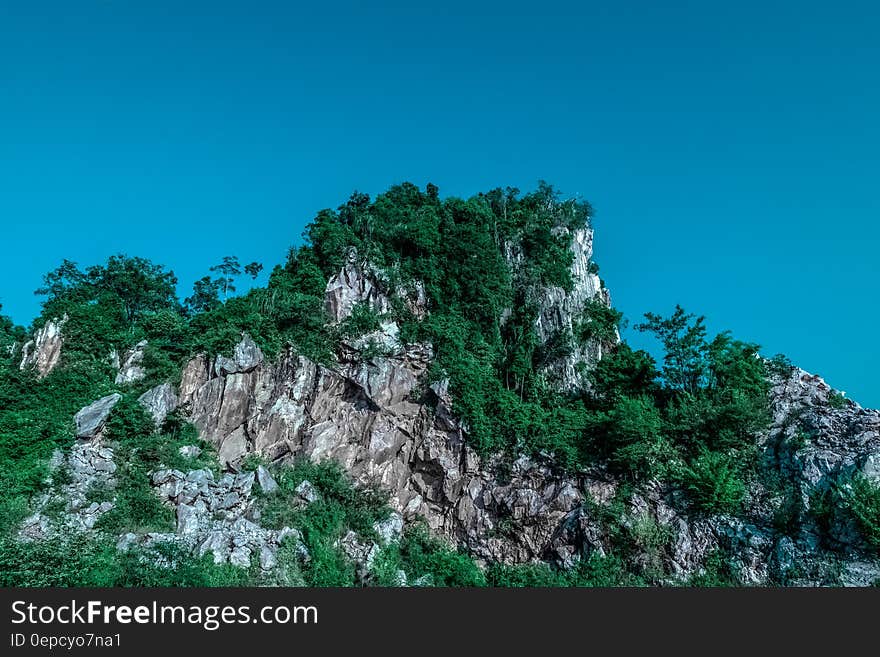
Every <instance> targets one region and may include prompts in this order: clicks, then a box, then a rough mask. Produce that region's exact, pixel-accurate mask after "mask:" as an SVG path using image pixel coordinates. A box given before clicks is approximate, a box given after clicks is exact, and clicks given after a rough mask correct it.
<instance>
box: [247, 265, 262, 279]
mask: <svg viewBox="0 0 880 657" xmlns="http://www.w3.org/2000/svg"><path fill="white" fill-rule="evenodd" d="M261 271H263V265H262V263H259V262H251V263H248V264H246V265H245V266H244V273H245V274H247V275H248V276H250V277H251V278H253V279H254V280H256V278H257V276H259V275H260V272H261Z"/></svg>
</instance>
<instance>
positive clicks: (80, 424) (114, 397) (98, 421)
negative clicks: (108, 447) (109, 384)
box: [73, 392, 122, 439]
mask: <svg viewBox="0 0 880 657" xmlns="http://www.w3.org/2000/svg"><path fill="white" fill-rule="evenodd" d="M120 399H122V395H120V394H119V393H117V392H114V393H113V394H110V395H107V396H106V397H101V399H99V400H97V401H95V402H93V403H91V404H89V405H88V406H86V407H85V408H83V409H81V410H80V411H79V412H78V413H77V414H76V415H75V416H74V418H73V420H74V422H75V423H76V437H77V438H86V439H91V438H95V437H97V436H98V435H99V434H100V432H101V429H103V428H104V423H105V422H106V421H107V418H108V417H109V416H110V411H112V410H113V407H114V406H116V404H117V403H118V402H119V400H120Z"/></svg>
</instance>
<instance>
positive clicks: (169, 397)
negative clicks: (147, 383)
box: [138, 383, 179, 427]
mask: <svg viewBox="0 0 880 657" xmlns="http://www.w3.org/2000/svg"><path fill="white" fill-rule="evenodd" d="M138 402H140V404H141V406H143V407H144V408H145V409H146V410H147V412H148V413H149V414H150V415H151V416H152V418H153V422H155V423H156V426H157V427H160V426H162V423H163V422H165V418H166V417H168V415H169V414H170V413H173V412H174V411H175V410H177V406H178V404H179V400H178V398H177V392H176V391H175V389H174V386H173V385H171V384H170V383H162V384H160V385H158V386H156V387H154V388H150V389H149V390H147V391H146V392H145V393H144V394H142V395H141V396H140V397H138Z"/></svg>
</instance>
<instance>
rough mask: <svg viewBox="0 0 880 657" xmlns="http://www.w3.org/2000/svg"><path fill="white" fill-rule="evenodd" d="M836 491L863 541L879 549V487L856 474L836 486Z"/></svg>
mask: <svg viewBox="0 0 880 657" xmlns="http://www.w3.org/2000/svg"><path fill="white" fill-rule="evenodd" d="M838 490H839V491H841V497H842V499H843V502H844V504H845V506H846V508H848V510H849V511H850V513H852V515H853V517H854V518H855V519H856V522H857V523H858V525H859V529H861V531H862V534H863V535H864V537H865V540H866V541H867V542H868V543H869V544H870V545H872V546H873V547H874V548H877V549H880V485H878V484H877V483H875V482H873V481H871V480H870V479H868V478H867V477H866V476H865V475H863V474H857V475H855V476H854V477H852V479H850V480H849V482H848V484H843V485H840V486H838Z"/></svg>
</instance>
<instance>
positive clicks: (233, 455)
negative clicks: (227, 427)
mask: <svg viewBox="0 0 880 657" xmlns="http://www.w3.org/2000/svg"><path fill="white" fill-rule="evenodd" d="M247 453H248V442H247V435H246V434H245V430H244V427H243V426H241V427H239V428H238V429H236V430H235V431H233V432H232V433H231V434H229V435H228V436H226V438H225V439H224V440H223V443H222V444H221V445H220V450H219V451H218V453H217V457H218V458H219V459H220V465H222V466H223V467H235V466H236V465H237V464H238V462H239V461H241V459H242V458H244V456H245V455H246V454H247Z"/></svg>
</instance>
